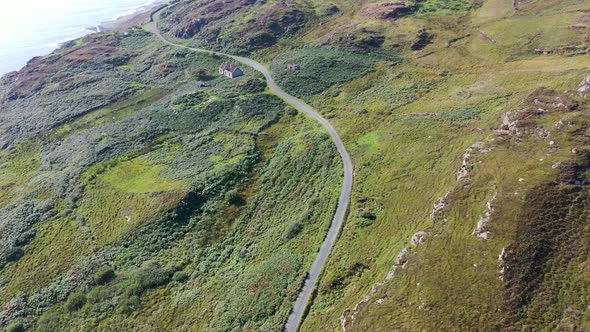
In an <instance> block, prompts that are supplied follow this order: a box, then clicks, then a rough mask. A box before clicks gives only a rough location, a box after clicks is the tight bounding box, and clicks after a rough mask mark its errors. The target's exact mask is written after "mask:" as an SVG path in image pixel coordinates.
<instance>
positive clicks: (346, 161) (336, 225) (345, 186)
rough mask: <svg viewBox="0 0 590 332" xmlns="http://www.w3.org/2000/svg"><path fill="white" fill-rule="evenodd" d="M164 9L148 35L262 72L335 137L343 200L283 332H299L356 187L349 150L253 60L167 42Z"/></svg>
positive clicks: (279, 92) (154, 16) (273, 86)
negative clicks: (162, 28)
mask: <svg viewBox="0 0 590 332" xmlns="http://www.w3.org/2000/svg"><path fill="white" fill-rule="evenodd" d="M164 8H166V7H165V6H164V7H162V8H160V9H159V10H157V11H156V12H154V13H153V14H152V22H151V23H150V25H149V28H148V31H150V32H152V33H154V34H155V35H156V36H157V37H158V38H159V39H160V40H161V41H162V42H164V43H165V44H168V45H170V46H174V47H180V48H185V49H188V50H191V51H195V52H199V53H208V54H217V55H220V56H224V57H228V58H231V59H233V60H235V61H237V62H240V63H242V64H244V65H247V66H249V67H252V68H254V69H255V70H257V71H259V72H261V73H262V74H263V75H264V77H265V78H266V81H267V83H268V86H269V87H270V89H271V91H272V92H273V93H274V94H276V95H277V96H279V97H280V98H282V99H283V100H285V101H286V102H287V103H289V104H291V105H293V106H294V107H295V108H297V109H298V110H299V111H301V112H305V113H307V114H308V115H309V116H311V117H312V118H314V119H315V120H316V121H317V122H319V123H320V124H321V125H322V126H324V128H326V130H328V133H330V136H331V137H332V140H333V141H334V144H335V145H336V148H337V149H338V153H339V154H340V157H342V163H343V165H344V181H343V183H342V191H341V192H340V199H339V201H338V206H337V208H336V212H335V213H334V219H333V220H332V224H331V225H330V229H329V230H328V234H327V235H326V237H325V238H324V242H323V243H322V246H321V247H320V251H319V252H318V254H317V256H316V259H315V261H314V262H313V265H312V266H311V269H310V270H309V273H308V275H307V278H306V279H305V283H304V284H303V288H302V289H301V292H300V293H299V296H298V297H297V300H296V301H295V305H294V306H293V309H292V311H291V314H290V315H289V319H288V320H287V323H286V324H285V327H284V329H283V331H285V332H296V331H297V328H298V327H299V325H300V323H301V320H302V319H303V313H304V312H305V308H306V307H307V304H308V302H309V299H310V297H311V294H312V292H313V289H314V287H315V284H316V282H317V281H318V278H319V276H320V273H321V272H322V268H323V267H324V263H326V260H327V258H328V255H329V254H330V250H331V249H332V247H333V246H334V243H335V242H336V238H337V237H338V233H339V232H340V228H341V227H342V224H343V223H344V218H345V216H346V211H347V209H348V203H349V202H350V195H351V192H352V183H353V166H352V160H351V159H350V156H349V154H348V152H347V151H346V148H345V147H344V143H343V142H342V139H340V136H339V135H338V132H336V129H334V127H333V126H332V124H330V122H328V120H326V119H324V118H323V117H322V116H321V115H320V114H319V113H317V112H316V111H314V110H313V108H311V106H309V105H308V104H306V103H305V102H303V101H301V100H299V99H297V98H295V97H293V96H291V95H290V94H288V93H286V92H285V91H283V89H281V88H280V87H279V86H278V85H277V84H276V83H275V81H274V80H273V78H272V75H271V74H270V72H269V71H268V70H267V69H266V67H264V66H263V65H262V64H260V63H258V62H256V61H254V60H252V59H249V58H244V57H240V56H235V55H230V54H225V53H221V52H213V51H209V50H206V49H201V48H194V47H189V46H185V45H181V44H176V43H173V42H171V41H169V40H167V39H166V38H164V36H162V34H161V33H160V30H159V29H158V24H157V23H158V20H159V19H160V13H161V11H162V9H164Z"/></svg>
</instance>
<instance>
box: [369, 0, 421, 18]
mask: <svg viewBox="0 0 590 332" xmlns="http://www.w3.org/2000/svg"><path fill="white" fill-rule="evenodd" d="M409 11H411V8H410V7H409V6H406V3H405V2H404V1H398V2H382V3H376V4H370V5H368V6H366V7H365V8H363V9H362V12H361V15H363V16H365V17H370V18H375V19H381V20H388V19H396V18H398V17H400V16H401V15H403V14H405V13H408V12H409Z"/></svg>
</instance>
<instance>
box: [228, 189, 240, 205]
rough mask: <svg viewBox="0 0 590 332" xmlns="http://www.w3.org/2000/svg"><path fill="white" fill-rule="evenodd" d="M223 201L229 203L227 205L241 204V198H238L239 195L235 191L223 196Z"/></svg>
mask: <svg viewBox="0 0 590 332" xmlns="http://www.w3.org/2000/svg"><path fill="white" fill-rule="evenodd" d="M225 200H226V201H227V202H228V203H229V204H233V205H236V204H240V203H242V201H243V200H242V196H240V194H239V193H238V191H237V190H230V191H228V192H227V193H226V194H225Z"/></svg>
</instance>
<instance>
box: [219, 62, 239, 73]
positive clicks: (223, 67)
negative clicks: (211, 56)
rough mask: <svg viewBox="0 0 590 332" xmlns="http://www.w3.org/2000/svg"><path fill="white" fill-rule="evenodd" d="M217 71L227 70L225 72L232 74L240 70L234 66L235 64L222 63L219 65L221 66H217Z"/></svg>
mask: <svg viewBox="0 0 590 332" xmlns="http://www.w3.org/2000/svg"><path fill="white" fill-rule="evenodd" d="M219 69H221V70H227V71H230V72H232V73H233V72H234V71H236V70H238V69H240V68H238V66H237V65H235V64H233V63H229V62H224V63H222V64H221V66H219Z"/></svg>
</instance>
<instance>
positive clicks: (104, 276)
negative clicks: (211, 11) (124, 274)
mask: <svg viewBox="0 0 590 332" xmlns="http://www.w3.org/2000/svg"><path fill="white" fill-rule="evenodd" d="M115 277H116V275H115V271H113V269H112V268H111V267H110V266H108V265H105V266H102V267H101V268H99V269H98V270H97V271H96V272H95V273H94V275H93V276H92V282H93V283H94V284H95V285H104V284H107V283H108V282H109V281H111V280H113V279H115Z"/></svg>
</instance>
